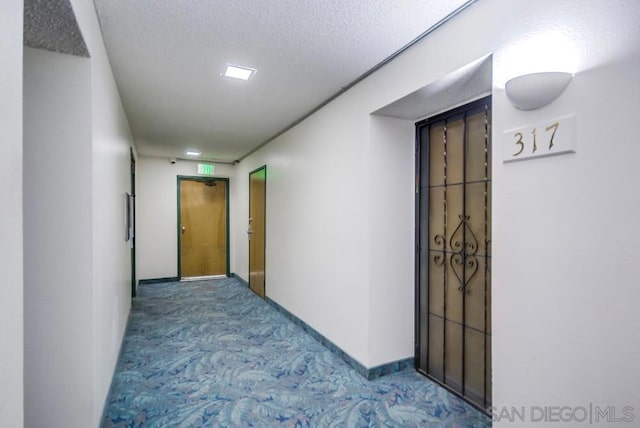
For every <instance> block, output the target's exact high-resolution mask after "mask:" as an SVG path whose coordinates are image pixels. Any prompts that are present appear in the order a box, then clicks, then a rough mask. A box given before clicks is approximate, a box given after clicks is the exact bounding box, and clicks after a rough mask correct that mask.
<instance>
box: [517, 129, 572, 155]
mask: <svg viewBox="0 0 640 428" xmlns="http://www.w3.org/2000/svg"><path fill="white" fill-rule="evenodd" d="M559 127H560V122H554V123H552V124H551V125H549V126H546V127H545V128H544V130H545V132H547V135H550V138H549V144H548V148H547V151H550V150H551V149H552V148H553V138H554V137H555V136H556V132H558V128H559ZM549 133H550V134H549ZM513 138H515V139H516V141H515V145H516V147H517V148H518V151H517V152H515V153H514V154H513V155H512V156H513V157H516V156H520V155H521V154H522V153H523V152H524V150H525V147H526V143H525V141H524V139H525V138H524V135H523V134H522V132H516V133H515V134H513ZM531 139H532V142H533V144H532V148H531V153H535V152H536V151H538V142H537V141H536V128H533V129H532V130H531Z"/></svg>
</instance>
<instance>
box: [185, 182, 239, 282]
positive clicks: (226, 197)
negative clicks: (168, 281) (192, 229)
mask: <svg viewBox="0 0 640 428" xmlns="http://www.w3.org/2000/svg"><path fill="white" fill-rule="evenodd" d="M182 180H188V181H202V182H208V181H221V182H223V183H224V185H225V212H226V216H227V221H226V225H225V226H226V234H227V245H226V247H227V248H226V251H227V267H226V270H227V272H226V274H225V275H226V276H227V277H229V275H230V271H231V261H230V259H229V255H230V245H229V241H230V240H231V239H230V238H231V237H230V235H229V179H228V178H226V177H203V176H201V175H178V176H176V189H177V206H178V224H177V226H176V231H177V232H176V233H177V236H178V279H181V278H182V266H181V263H180V261H181V253H182V251H181V244H182V233H180V232H181V230H180V224H181V220H182V219H181V218H180V182H181V181H182Z"/></svg>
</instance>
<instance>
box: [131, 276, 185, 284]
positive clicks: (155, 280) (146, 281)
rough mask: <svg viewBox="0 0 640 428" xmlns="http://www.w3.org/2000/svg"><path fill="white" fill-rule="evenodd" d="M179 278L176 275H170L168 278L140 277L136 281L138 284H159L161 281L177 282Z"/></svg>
mask: <svg viewBox="0 0 640 428" xmlns="http://www.w3.org/2000/svg"><path fill="white" fill-rule="evenodd" d="M179 280H180V278H178V277H177V276H171V277H168V278H149V279H141V280H140V281H138V284H140V285H142V284H160V283H161V282H178V281H179Z"/></svg>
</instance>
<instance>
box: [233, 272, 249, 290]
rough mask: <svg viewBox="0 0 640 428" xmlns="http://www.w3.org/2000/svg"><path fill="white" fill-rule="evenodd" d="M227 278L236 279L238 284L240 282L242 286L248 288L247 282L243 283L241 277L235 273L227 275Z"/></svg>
mask: <svg viewBox="0 0 640 428" xmlns="http://www.w3.org/2000/svg"><path fill="white" fill-rule="evenodd" d="M229 277H230V278H235V279H237V280H238V281H239V282H241V283H242V285H244V286H245V287H248V286H249V283H248V282H247V281H245V280H244V279H242V277H240V276H239V275H238V274H237V273H233V272H232V273H231V274H230V275H229Z"/></svg>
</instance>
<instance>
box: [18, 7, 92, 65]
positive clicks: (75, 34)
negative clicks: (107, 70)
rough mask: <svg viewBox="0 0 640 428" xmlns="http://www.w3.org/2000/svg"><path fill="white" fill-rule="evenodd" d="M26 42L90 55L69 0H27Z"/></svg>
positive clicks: (34, 45)
mask: <svg viewBox="0 0 640 428" xmlns="http://www.w3.org/2000/svg"><path fill="white" fill-rule="evenodd" d="M23 28H24V30H23V36H24V45H25V46H29V47H31V48H38V49H47V50H50V51H54V52H60V53H64V54H69V55H77V56H84V57H88V56H89V51H88V50H87V46H86V45H85V43H84V39H83V38H82V33H80V29H79V28H78V23H77V22H76V16H75V15H74V13H73V8H72V7H71V3H70V2H69V0H25V2H24V27H23Z"/></svg>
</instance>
